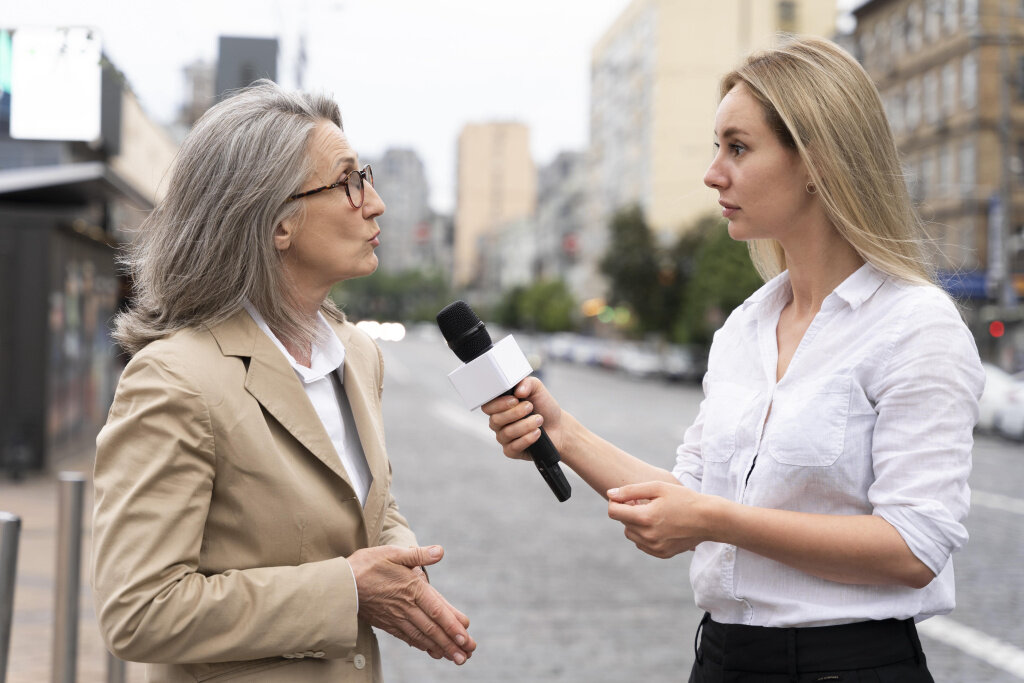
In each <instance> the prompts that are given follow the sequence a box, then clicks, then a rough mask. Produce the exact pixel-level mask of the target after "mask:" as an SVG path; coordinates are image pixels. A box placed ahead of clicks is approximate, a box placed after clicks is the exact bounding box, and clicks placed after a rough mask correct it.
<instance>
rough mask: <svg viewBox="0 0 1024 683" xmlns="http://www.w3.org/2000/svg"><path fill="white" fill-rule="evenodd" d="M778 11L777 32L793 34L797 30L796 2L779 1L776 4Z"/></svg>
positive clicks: (788, 0) (790, 0)
mask: <svg viewBox="0 0 1024 683" xmlns="http://www.w3.org/2000/svg"><path fill="white" fill-rule="evenodd" d="M778 11H779V30H780V31H786V32H788V33H794V32H795V31H796V28H797V26H796V2H794V0H780V1H779V4H778Z"/></svg>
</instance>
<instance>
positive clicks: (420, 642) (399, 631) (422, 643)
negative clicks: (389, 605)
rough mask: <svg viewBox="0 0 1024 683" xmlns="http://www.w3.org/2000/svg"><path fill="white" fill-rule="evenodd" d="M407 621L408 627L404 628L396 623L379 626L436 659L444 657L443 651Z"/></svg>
mask: <svg viewBox="0 0 1024 683" xmlns="http://www.w3.org/2000/svg"><path fill="white" fill-rule="evenodd" d="M405 623H406V628H405V629H403V628H401V627H400V626H394V625H379V628H382V629H384V630H385V631H387V632H388V633H390V634H391V635H393V636H394V637H395V638H398V639H399V640H401V641H402V642H403V643H406V644H407V645H408V646H409V647H414V648H416V649H417V650H422V651H424V652H426V653H427V654H428V655H430V656H431V657H433V658H434V659H441V658H442V657H444V653H442V652H441V651H440V650H439V649H438V648H437V646H436V645H434V643H433V642H432V641H431V640H429V639H428V638H426V637H425V636H424V635H423V634H422V633H420V632H419V631H417V630H416V629H415V628H413V627H412V625H411V624H408V622H405Z"/></svg>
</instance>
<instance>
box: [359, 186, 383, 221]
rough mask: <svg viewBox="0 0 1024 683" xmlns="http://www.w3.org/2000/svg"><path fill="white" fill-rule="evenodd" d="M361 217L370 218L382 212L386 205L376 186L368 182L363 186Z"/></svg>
mask: <svg viewBox="0 0 1024 683" xmlns="http://www.w3.org/2000/svg"><path fill="white" fill-rule="evenodd" d="M363 192H364V196H363V218H366V219H371V218H376V217H377V216H379V215H381V214H382V213H384V210H385V209H386V208H387V206H386V205H385V204H384V200H383V199H381V196H380V195H379V194H377V188H375V187H374V186H373V185H371V184H370V183H365V184H364V186H363Z"/></svg>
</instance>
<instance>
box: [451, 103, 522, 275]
mask: <svg viewBox="0 0 1024 683" xmlns="http://www.w3.org/2000/svg"><path fill="white" fill-rule="evenodd" d="M457 174H458V178H457V188H458V189H457V197H456V205H455V253H454V268H453V284H454V285H455V286H456V287H465V286H473V285H475V284H476V281H477V279H478V278H479V277H480V275H481V272H480V271H481V256H482V255H481V254H480V251H479V246H478V245H479V240H480V238H481V237H483V236H486V235H488V234H490V233H492V232H493V231H494V230H495V229H496V228H497V227H498V226H499V225H502V224H504V223H508V222H511V221H514V220H516V219H519V218H524V217H527V216H532V215H533V212H534V208H535V206H536V202H537V172H536V169H535V167H534V164H533V159H532V158H531V156H530V131H529V129H528V128H527V127H526V126H525V125H523V124H521V123H504V122H503V123H474V124H468V125H466V126H465V127H464V128H463V129H462V132H461V133H460V134H459V142H458V171H457Z"/></svg>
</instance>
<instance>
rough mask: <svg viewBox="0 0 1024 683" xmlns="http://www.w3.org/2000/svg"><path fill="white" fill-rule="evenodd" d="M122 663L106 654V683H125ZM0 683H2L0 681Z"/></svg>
mask: <svg viewBox="0 0 1024 683" xmlns="http://www.w3.org/2000/svg"><path fill="white" fill-rule="evenodd" d="M125 680H127V679H126V678H125V665H124V661H123V660H120V659H118V658H117V657H115V656H114V655H113V654H111V653H110V652H108V653H107V683H125ZM0 683H3V682H2V681H0Z"/></svg>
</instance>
